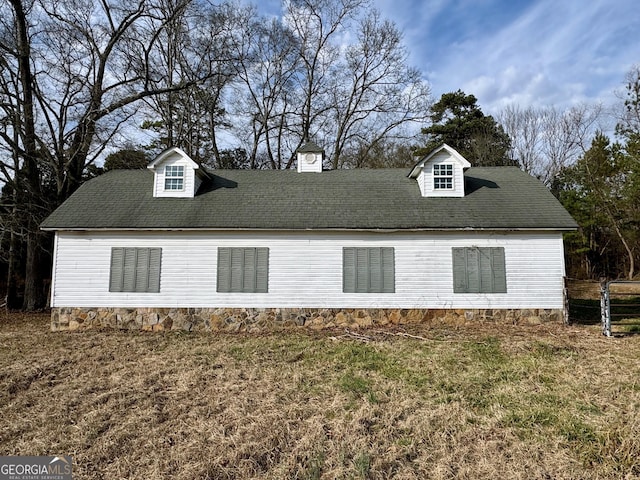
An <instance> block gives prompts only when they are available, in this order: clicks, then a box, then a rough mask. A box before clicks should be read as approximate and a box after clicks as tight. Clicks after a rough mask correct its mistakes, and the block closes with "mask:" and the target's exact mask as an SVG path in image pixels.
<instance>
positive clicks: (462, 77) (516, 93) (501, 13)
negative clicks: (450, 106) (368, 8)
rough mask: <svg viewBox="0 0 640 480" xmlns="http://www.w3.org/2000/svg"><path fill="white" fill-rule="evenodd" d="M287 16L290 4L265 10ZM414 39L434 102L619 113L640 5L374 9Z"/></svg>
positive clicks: (592, 1)
mask: <svg viewBox="0 0 640 480" xmlns="http://www.w3.org/2000/svg"><path fill="white" fill-rule="evenodd" d="M257 3H258V4H259V5H260V9H261V10H262V11H269V12H271V13H274V12H277V11H279V5H280V0H261V1H259V2H257ZM372 3H373V5H374V7H375V8H377V9H378V10H380V11H381V12H382V14H383V17H384V18H388V19H390V20H392V21H394V22H395V23H396V25H397V26H398V27H399V28H400V30H401V31H403V32H404V40H405V44H406V46H407V49H408V51H409V53H410V63H411V65H412V66H415V67H418V68H419V69H420V70H421V71H422V72H423V73H424V76H425V78H426V80H427V81H428V82H429V83H430V84H431V87H432V93H433V97H434V99H436V100H437V99H438V98H439V97H440V95H442V94H443V93H446V92H451V91H455V90H458V89H461V90H463V91H464V92H465V93H467V94H473V95H475V96H476V97H477V98H478V103H479V104H480V106H481V108H482V109H483V111H484V112H485V113H488V114H492V113H496V112H497V111H498V110H500V109H501V108H502V107H504V106H506V105H509V104H517V105H519V106H522V107H526V106H530V105H531V106H538V107H541V106H552V105H553V106H556V107H559V108H562V109H564V108H567V107H570V106H571V105H574V104H579V103H584V102H586V103H592V102H598V101H601V102H602V103H603V104H605V105H611V104H613V103H614V102H615V101H616V97H615V94H614V91H615V90H619V91H620V90H621V89H622V88H623V83H624V77H625V74H626V73H627V72H628V71H629V70H630V69H631V67H632V66H633V65H634V64H640V3H639V2H638V0H372Z"/></svg>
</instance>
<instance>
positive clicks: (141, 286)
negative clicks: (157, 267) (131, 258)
mask: <svg viewBox="0 0 640 480" xmlns="http://www.w3.org/2000/svg"><path fill="white" fill-rule="evenodd" d="M135 255H136V256H135V268H134V275H133V278H134V290H133V291H134V292H146V291H147V289H148V287H149V249H147V248H138V249H136V250H135Z"/></svg>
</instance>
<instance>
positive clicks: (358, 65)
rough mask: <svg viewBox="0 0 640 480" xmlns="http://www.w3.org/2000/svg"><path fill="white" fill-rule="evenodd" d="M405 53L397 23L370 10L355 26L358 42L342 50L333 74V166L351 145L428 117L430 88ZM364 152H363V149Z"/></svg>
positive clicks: (375, 139)
mask: <svg viewBox="0 0 640 480" xmlns="http://www.w3.org/2000/svg"><path fill="white" fill-rule="evenodd" d="M407 56H408V55H407V52H406V50H405V48H404V46H403V44H402V35H401V33H400V32H399V31H398V29H397V27H396V26H395V25H394V24H393V23H391V22H389V21H383V20H382V19H381V17H380V13H379V12H378V11H377V10H373V11H371V12H370V13H369V15H367V17H365V18H364V19H363V20H362V21H361V23H360V27H359V31H358V41H357V43H356V44H354V45H353V46H351V47H350V48H349V49H348V50H347V53H346V58H345V62H344V64H343V65H342V66H341V68H340V69H339V70H337V71H336V74H335V75H334V77H333V82H332V85H333V86H332V88H331V92H332V100H333V101H332V102H331V105H332V117H333V119H334V120H335V125H331V124H330V128H331V130H330V131H329V132H327V138H332V137H330V135H332V134H333V141H332V143H333V152H332V156H331V162H332V164H333V168H338V166H340V165H341V156H342V153H343V151H344V150H345V148H347V147H349V146H350V145H359V146H362V145H368V146H369V148H373V147H374V146H375V145H376V144H377V143H378V142H381V141H383V140H384V139H386V138H387V136H388V135H389V134H390V133H391V132H393V131H397V130H399V128H398V127H400V126H403V125H406V124H408V123H414V124H417V123H419V122H422V121H424V120H425V119H426V118H427V114H428V110H429V104H430V92H429V88H428V86H427V84H426V82H424V81H423V79H422V76H421V74H420V72H419V71H418V70H416V69H414V68H411V67H409V66H408V65H407ZM362 153H364V155H365V156H366V155H367V153H366V152H362Z"/></svg>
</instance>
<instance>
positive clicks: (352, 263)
mask: <svg viewBox="0 0 640 480" xmlns="http://www.w3.org/2000/svg"><path fill="white" fill-rule="evenodd" d="M342 291H343V292H344V293H354V292H355V291H356V249H355V248H353V247H344V248H343V249H342Z"/></svg>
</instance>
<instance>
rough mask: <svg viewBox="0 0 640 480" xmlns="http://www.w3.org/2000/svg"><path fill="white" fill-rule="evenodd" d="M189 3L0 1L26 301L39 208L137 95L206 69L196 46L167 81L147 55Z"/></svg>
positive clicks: (6, 131)
mask: <svg viewBox="0 0 640 480" xmlns="http://www.w3.org/2000/svg"><path fill="white" fill-rule="evenodd" d="M189 3H190V2H189V0H177V1H176V2H174V3H172V4H170V5H169V4H158V3H156V2H155V1H154V0H141V1H139V2H137V3H134V4H131V3H130V2H127V1H125V0H119V1H114V2H111V3H107V2H95V3H94V2H90V1H74V2H67V1H57V0H54V1H44V0H35V1H34V2H33V3H28V4H27V3H26V2H25V1H22V0H11V2H10V8H7V7H6V6H4V7H2V8H3V12H2V13H3V14H4V15H2V22H3V31H4V32H5V34H4V35H3V36H2V38H0V51H1V52H2V60H1V62H2V64H3V66H6V67H7V68H8V69H10V70H13V71H15V72H17V75H16V77H15V79H13V80H11V78H10V77H7V75H4V76H3V78H4V79H5V80H7V78H8V80H7V81H5V80H3V82H2V83H1V84H0V86H1V87H2V88H3V91H2V92H0V97H1V98H2V99H3V111H4V113H5V116H4V119H3V121H4V122H5V126H4V128H2V129H0V138H1V139H2V142H3V144H4V147H5V148H6V149H8V150H10V151H13V152H17V155H18V163H19V166H18V168H17V172H15V175H14V176H15V177H16V178H17V180H16V184H17V185H19V186H20V188H22V189H23V190H24V191H25V192H26V193H27V197H26V198H28V199H29V200H28V202H29V203H28V205H27V210H28V224H27V227H26V236H27V238H26V272H25V296H24V307H25V308H27V309H36V308H40V307H41V306H43V305H44V300H45V295H44V293H45V292H44V288H43V281H42V280H43V279H42V272H41V269H40V261H39V255H40V253H41V251H42V247H43V242H44V241H45V239H44V238H43V235H42V234H41V233H40V232H39V230H38V225H39V223H40V221H41V220H42V219H43V218H44V216H46V214H47V213H48V212H49V211H50V210H51V209H52V208H54V207H55V206H56V205H57V204H59V203H60V202H62V201H63V200H64V199H66V198H67V197H68V196H69V195H71V193H73V192H74V191H75V190H76V189H77V188H78V186H79V185H80V184H81V182H82V181H83V175H84V172H85V169H86V168H87V166H89V165H91V164H92V163H93V162H95V160H96V158H98V156H99V155H100V153H101V152H102V151H103V150H104V148H105V146H106V145H108V143H109V141H110V140H111V139H112V138H113V137H114V135H116V133H117V132H118V131H119V129H120V127H121V126H122V125H123V124H124V123H125V122H127V121H128V120H129V119H130V118H131V116H132V115H133V114H134V113H135V110H136V108H137V107H138V106H139V103H140V100H142V99H144V98H148V97H151V96H154V95H161V94H168V93H169V92H174V91H175V92H178V91H181V90H184V89H186V88H189V87H191V86H193V85H197V84H198V83H200V82H202V81H204V80H206V79H208V78H210V77H211V75H212V69H211V68H208V67H211V66H213V65H215V63H216V62H217V61H219V59H216V58H214V56H213V55H209V54H208V51H207V50H204V51H202V49H203V48H204V47H203V46H202V45H201V46H200V47H198V48H199V49H200V54H201V56H200V57H199V58H200V59H202V60H200V61H199V64H198V67H199V68H198V69H194V71H193V73H194V75H192V76H191V77H190V78H189V79H186V80H184V81H181V82H179V83H177V84H170V85H167V84H166V83H165V82H164V81H163V76H162V73H163V72H162V71H160V70H159V69H158V68H157V64H156V62H155V61H154V59H155V56H156V53H157V51H158V50H159V49H162V48H163V46H162V35H163V34H164V32H165V31H166V30H167V29H168V28H169V27H170V26H171V25H174V24H175V22H176V21H177V20H178V19H179V18H180V16H181V15H183V14H184V12H185V10H186V7H187V6H188V5H189ZM34 25H37V27H38V28H37V29H36V28H34V27H33V26H34ZM203 45H204V43H203ZM5 99H7V101H5ZM7 122H8V125H7V124H6V123H7ZM11 168H13V169H14V170H16V167H15V166H12V165H11V164H7V165H6V169H5V170H6V171H7V172H8V171H9V169H11ZM5 176H6V175H5ZM45 177H46V178H45ZM47 182H49V183H50V184H52V185H53V186H54V197H53V198H52V199H50V198H47V197H45V195H44V194H45V192H44V191H43V187H42V186H43V185H44V184H46V183H47Z"/></svg>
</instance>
